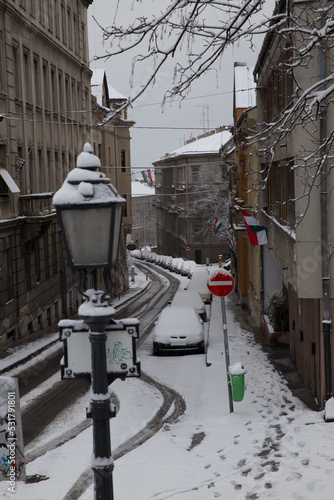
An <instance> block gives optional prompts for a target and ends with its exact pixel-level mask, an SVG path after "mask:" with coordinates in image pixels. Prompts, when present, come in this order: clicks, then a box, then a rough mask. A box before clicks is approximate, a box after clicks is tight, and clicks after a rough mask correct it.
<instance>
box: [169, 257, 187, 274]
mask: <svg viewBox="0 0 334 500" xmlns="http://www.w3.org/2000/svg"><path fill="white" fill-rule="evenodd" d="M182 262H184V260H183V259H182V258H181V257H175V258H174V259H172V261H171V262H170V263H169V265H168V269H169V270H170V271H172V272H173V273H177V272H178V270H177V266H178V264H179V263H182Z"/></svg>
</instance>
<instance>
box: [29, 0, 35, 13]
mask: <svg viewBox="0 0 334 500" xmlns="http://www.w3.org/2000/svg"><path fill="white" fill-rule="evenodd" d="M29 12H30V14H31V15H32V16H33V17H35V0H29Z"/></svg>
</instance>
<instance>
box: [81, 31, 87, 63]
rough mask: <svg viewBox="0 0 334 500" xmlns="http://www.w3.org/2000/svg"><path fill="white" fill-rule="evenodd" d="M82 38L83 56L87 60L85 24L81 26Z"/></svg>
mask: <svg viewBox="0 0 334 500" xmlns="http://www.w3.org/2000/svg"><path fill="white" fill-rule="evenodd" d="M81 40H82V58H83V60H84V61H86V57H87V48H86V27H85V25H84V24H83V25H82V26H81Z"/></svg>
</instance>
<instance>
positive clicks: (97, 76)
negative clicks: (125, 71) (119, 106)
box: [90, 68, 127, 106]
mask: <svg viewBox="0 0 334 500" xmlns="http://www.w3.org/2000/svg"><path fill="white" fill-rule="evenodd" d="M104 81H105V82H106V85H107V88H108V94H109V95H108V96H106V97H107V98H109V100H114V101H116V100H117V101H126V100H127V98H126V97H125V96H124V95H122V94H121V93H120V92H118V90H116V89H115V88H114V87H112V86H111V85H109V84H108V82H107V74H106V72H105V69H103V68H97V69H94V71H93V74H92V78H91V81H90V84H91V89H92V94H93V95H94V96H95V97H96V100H97V103H98V104H99V105H100V106H103V84H104Z"/></svg>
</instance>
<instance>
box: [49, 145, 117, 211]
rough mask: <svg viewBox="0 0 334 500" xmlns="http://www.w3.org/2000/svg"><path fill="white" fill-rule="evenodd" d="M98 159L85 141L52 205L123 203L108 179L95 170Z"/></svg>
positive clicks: (98, 163)
mask: <svg viewBox="0 0 334 500" xmlns="http://www.w3.org/2000/svg"><path fill="white" fill-rule="evenodd" d="M100 167H101V161H100V159H99V158H98V157H97V156H96V155H94V154H93V148H92V146H91V144H89V143H88V142H86V144H85V145H84V148H83V151H82V152H81V153H80V154H79V156H78V159H77V166H76V168H74V169H73V170H71V172H69V174H68V176H67V178H66V179H65V181H64V184H63V185H62V187H61V188H60V189H59V190H58V191H57V192H56V193H55V195H54V197H53V205H54V206H55V207H57V206H64V205H80V204H92V203H102V204H104V203H110V202H112V203H118V202H119V203H124V202H125V200H124V198H122V197H121V196H120V195H119V194H118V192H117V190H116V189H115V188H114V186H113V185H112V184H110V179H108V177H107V176H106V175H105V174H104V173H103V172H99V171H97V169H98V168H100Z"/></svg>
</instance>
